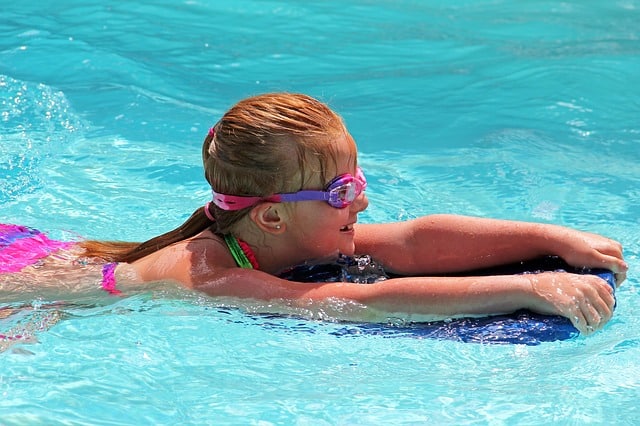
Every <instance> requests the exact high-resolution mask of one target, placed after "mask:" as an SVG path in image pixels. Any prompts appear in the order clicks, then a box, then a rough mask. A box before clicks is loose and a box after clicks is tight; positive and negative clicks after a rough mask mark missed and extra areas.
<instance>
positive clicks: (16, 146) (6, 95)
mask: <svg viewBox="0 0 640 426" xmlns="http://www.w3.org/2000/svg"><path fill="white" fill-rule="evenodd" d="M0 111H1V112H0V122H2V126H0V204H4V203H6V202H8V201H11V200H14V199H15V198H16V197H18V196H20V195H21V194H25V193H31V192H34V191H35V190H36V189H37V188H39V187H41V186H42V176H41V169H42V164H43V162H44V160H45V159H46V158H47V157H49V156H50V155H51V154H52V152H53V150H54V149H59V148H60V147H61V146H65V145H66V142H67V140H68V139H69V137H70V136H71V135H72V134H74V133H76V132H77V131H79V130H80V129H82V128H83V127H84V124H83V123H82V121H81V120H80V119H79V118H78V117H77V115H76V114H75V113H74V112H73V110H72V108H71V106H70V104H69V102H68V100H67V99H66V97H65V95H64V93H62V92H60V91H56V90H54V89H52V88H51V87H49V86H46V85H44V84H42V83H29V82H25V81H20V80H16V79H14V78H11V77H8V76H5V75H0Z"/></svg>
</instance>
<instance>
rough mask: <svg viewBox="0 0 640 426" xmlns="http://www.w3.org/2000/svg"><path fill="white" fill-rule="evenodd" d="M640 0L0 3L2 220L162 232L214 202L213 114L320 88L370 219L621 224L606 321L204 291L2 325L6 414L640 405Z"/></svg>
mask: <svg viewBox="0 0 640 426" xmlns="http://www.w3.org/2000/svg"><path fill="white" fill-rule="evenodd" d="M639 8H640V2H639V1H633V0H622V1H618V2H598V1H593V0H592V1H583V2H563V3H557V2H549V1H538V0H535V1H529V2H526V3H523V2H506V1H453V2H445V1H427V2H423V1H393V2H392V1H377V2H372V1H353V2H349V4H348V5H347V6H345V4H344V3H343V2H338V1H322V2H321V1H315V2H304V3H302V2H300V3H299V2H293V1H291V2H283V1H280V2H279V1H228V2H222V1H216V2H213V1H209V2H208V1H200V2H198V1H189V2H182V3H177V2H173V1H168V0H164V1H156V2H154V4H133V3H131V2H112V3H105V2H98V1H95V0H89V1H86V0H83V1H75V0H65V1H64V2H62V3H61V2H50V1H43V2H38V4H37V5H36V4H20V5H18V4H9V5H5V6H4V10H3V19H2V20H1V21H0V34H1V35H2V37H0V96H1V97H2V98H1V101H0V102H1V103H0V105H1V110H0V114H2V116H1V118H0V120H1V122H2V126H1V127H0V183H1V185H0V205H1V206H2V213H1V216H0V219H1V221H2V222H14V223H22V224H26V225H30V226H34V227H37V228H40V229H46V230H49V231H51V232H52V234H53V235H54V236H55V237H64V236H69V235H74V234H80V235H83V236H87V237H91V238H104V239H107V238H108V239H126V240H142V239H146V238H148V237H149V236H152V235H157V234H159V233H161V232H164V231H166V230H168V229H172V228H173V227H175V225H177V224H179V223H181V222H182V221H183V220H184V219H186V217H187V216H188V215H189V213H190V212H192V211H193V210H194V209H195V208H196V207H197V206H199V205H202V203H203V202H204V201H205V200H206V199H207V197H208V195H209V192H208V190H207V188H206V186H205V185H204V180H203V179H202V172H201V169H200V154H199V152H200V145H201V142H202V139H203V138H204V135H205V134H206V130H207V129H208V128H209V126H210V125H211V124H212V123H213V122H215V121H216V120H217V118H218V117H219V115H220V114H221V113H222V111H224V110H225V109H226V108H227V107H229V106H230V105H231V104H233V103H234V102H235V101H237V100H239V99H241V98H243V97H245V96H248V95H251V94H255V93H261V92H266V91H275V90H287V91H301V92H306V93H309V94H311V95H314V96H317V97H319V98H321V99H323V100H324V101H326V102H328V103H329V104H330V105H331V106H332V107H333V108H334V109H336V110H337V111H338V112H339V113H341V114H342V115H343V117H344V118H345V120H346V122H347V125H348V126H349V128H350V130H351V132H352V134H353V135H354V137H355V138H356V140H357V141H358V144H359V147H360V151H361V163H362V165H363V167H364V168H365V170H366V171H367V176H368V178H369V180H370V184H369V189H368V195H369V198H370V207H369V209H368V211H366V212H364V213H363V214H362V215H361V218H360V220H361V221H364V222H368V221H379V220H394V219H404V218H408V217H413V216H417V215H420V214H427V213H435V212H451V213H461V214H471V215H481V216H491V217H502V218H512V219H523V220H536V221H543V222H551V223H558V224H563V225H569V226H574V227H578V228H581V229H586V230H592V231H595V232H599V233H603V234H606V235H610V236H612V237H614V238H616V239H619V240H620V241H622V242H623V244H624V245H625V249H626V251H625V253H626V258H627V261H628V263H629V265H630V269H631V272H630V276H629V279H628V281H627V282H626V283H625V285H624V286H623V287H621V288H620V289H619V291H618V297H619V299H618V300H619V302H618V308H617V311H616V315H615V317H614V319H613V320H612V321H611V322H610V323H609V325H608V326H607V327H606V329H605V330H604V331H603V332H600V333H598V334H596V335H595V336H592V337H590V338H577V339H574V340H570V341H564V342H553V343H544V344H541V345H538V346H521V345H479V344H464V343H458V342H452V341H443V340H433V339H417V338H412V337H411V336H394V337H393V338H391V337H387V336H372V335H358V334H355V335H354V334H349V333H347V334H345V333H340V331H341V329H342V327H344V325H343V324H336V323H332V322H327V321H324V322H323V321H319V320H315V319H313V320H304V319H293V318H277V317H269V316H261V315H252V314H250V313H243V312H240V311H237V310H233V309H227V308H224V307H220V306H219V304H217V303H215V302H214V301H212V300H210V299H207V298H205V297H203V296H201V295H197V294H192V293H189V292H186V291H179V290H175V291H164V292H148V293H143V294H139V295H136V296H134V297H130V298H124V299H117V300H113V299H110V300H100V301H86V300H85V301H81V302H79V303H78V304H77V305H75V306H71V307H55V306H53V307H51V306H47V303H48V302H52V300H44V299H40V298H38V299H35V298H31V299H28V300H25V302H27V303H30V304H32V305H33V307H34V310H33V311H30V312H24V314H23V315H22V316H20V317H19V318H14V317H11V318H8V319H7V318H5V319H0V333H3V334H10V333H13V334H14V335H17V334H20V335H24V336H27V337H28V339H27V340H28V341H25V340H21V341H20V342H18V343H17V344H14V343H12V341H6V340H5V341H2V342H0V345H3V347H2V349H4V351H3V352H1V353H0V418H2V423H4V424H63V423H64V424H237V423H240V424H314V425H317V424H349V425H355V424H367V425H370V424H456V425H463V424H586V423H591V424H602V423H608V424H636V423H637V422H638V421H639V420H640V412H639V410H638V408H637V397H638V395H639V394H640V391H639V389H640V387H639V385H640V362H639V361H638V360H639V359H640V331H639V330H640V317H639V316H638V313H637V308H636V307H637V306H638V304H639V302H640V296H638V278H637V275H636V273H635V271H636V270H637V269H638V267H639V266H640V265H639V263H640V261H639V260H638V253H639V251H640V226H638V225H639V219H638V218H639V217H640V191H639V190H638V188H639V187H640V168H639V167H638V164H639V160H640V152H639V151H638V143H639V142H640V125H639V124H638V117H640V73H639V72H638V70H640V44H639V37H640V30H639V29H638V26H637V22H639V18H640V13H639V11H638V10H639Z"/></svg>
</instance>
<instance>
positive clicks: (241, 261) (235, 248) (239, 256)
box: [224, 234, 257, 269]
mask: <svg viewBox="0 0 640 426" xmlns="http://www.w3.org/2000/svg"><path fill="white" fill-rule="evenodd" d="M224 242H225V243H227V247H229V251H230V252H231V256H233V259H234V260H235V261H236V264H237V265H238V266H239V267H241V268H248V269H253V268H254V263H255V261H254V262H251V260H249V258H248V257H247V255H246V254H245V250H247V249H248V250H250V249H249V247H248V246H247V245H246V243H245V246H246V249H243V248H242V247H241V246H240V243H239V242H238V239H237V238H236V237H234V236H233V235H231V234H225V235H224ZM251 254H252V255H253V253H251ZM256 269H257V268H256Z"/></svg>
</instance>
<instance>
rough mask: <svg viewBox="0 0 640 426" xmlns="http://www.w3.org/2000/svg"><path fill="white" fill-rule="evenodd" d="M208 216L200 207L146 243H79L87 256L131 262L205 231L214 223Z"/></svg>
mask: <svg viewBox="0 0 640 426" xmlns="http://www.w3.org/2000/svg"><path fill="white" fill-rule="evenodd" d="M207 207H208V205H207ZM208 216H209V215H207V214H205V207H200V208H199V209H198V210H196V211H195V212H193V214H192V215H191V217H189V219H187V220H186V221H185V222H184V223H183V224H182V225H180V226H179V227H178V228H176V229H174V230H173V231H169V232H167V233H165V234H162V235H159V236H157V237H154V238H152V239H150V240H148V241H145V242H144V243H129V242H120V241H95V240H87V241H82V242H80V243H78V245H79V246H80V247H81V248H82V249H83V250H84V254H83V256H85V257H89V258H99V259H102V260H104V261H106V262H125V263H131V262H135V261H136V260H138V259H141V258H143V257H145V256H148V255H150V254H151V253H154V252H156V251H158V250H161V249H163V248H165V247H168V246H170V245H171V244H174V243H177V242H179V241H183V240H186V239H187V238H191V237H193V236H194V235H197V234H199V233H200V232H202V231H204V230H205V229H207V228H208V227H210V226H211V224H212V223H213V222H212V221H211V219H209V217H208Z"/></svg>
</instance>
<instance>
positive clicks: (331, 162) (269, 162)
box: [80, 93, 356, 262]
mask: <svg viewBox="0 0 640 426" xmlns="http://www.w3.org/2000/svg"><path fill="white" fill-rule="evenodd" d="M346 135H347V130H346V128H345V126H344V123H343V121H342V119H341V118H340V116H339V115H337V114H336V113H335V112H333V111H332V110H331V109H330V108H329V107H328V106H327V105H326V104H324V103H322V102H320V101H318V100H317V99H314V98H312V97H310V96H307V95H303V94H294V93H269V94H263V95H258V96H254V97H250V98H247V99H244V100H242V101H240V102H238V103H237V104H236V105H234V106H233V107H232V108H231V109H229V111H227V112H226V113H225V114H224V115H223V116H222V118H221V119H220V121H218V122H217V123H216V124H215V126H214V127H213V128H212V129H211V131H210V132H209V134H208V135H207V137H206V138H205V140H204V143H203V145H202V160H203V165H204V173H205V177H206V179H207V181H208V182H209V185H210V186H211V188H212V189H214V190H215V191H216V192H218V193H221V194H230V195H250V196H268V195H271V194H276V193H281V192H293V191H297V190H300V189H303V187H304V185H305V184H307V181H308V180H309V178H310V176H311V175H312V174H314V175H315V174H316V173H317V174H319V177H320V179H321V181H322V182H326V181H327V180H328V179H327V177H328V173H332V172H333V171H332V170H333V169H335V167H336V165H337V159H338V152H337V151H336V145H335V143H334V142H335V140H336V139H337V138H340V137H346ZM348 140H351V138H348ZM355 149H356V148H355V145H354V144H352V151H353V152H352V155H353V158H354V161H355V157H356V154H355ZM208 206H209V213H210V216H212V217H213V218H214V219H215V221H211V219H209V217H208V216H207V215H206V214H205V211H204V207H201V208H199V209H197V210H196V211H195V212H194V213H193V214H192V215H191V217H189V219H187V221H186V222H185V223H183V224H182V225H181V226H179V227H178V228H176V229H174V230H172V231H169V232H167V233H165V234H162V235H160V236H157V237H155V238H152V239H150V240H148V241H146V242H144V243H121V242H105V241H85V242H82V243H81V244H80V245H81V246H82V247H83V248H84V250H85V252H86V256H87V257H97V258H101V259H104V260H106V261H117V262H133V261H135V260H137V259H140V258H142V257H144V256H147V255H149V254H151V253H153V252H155V251H157V250H160V249H162V248H164V247H167V246H169V245H171V244H174V243H176V242H178V241H182V240H185V239H187V238H190V237H193V236H194V235H197V234H198V233H200V232H202V231H204V230H205V229H207V228H210V229H211V230H212V231H213V232H214V233H217V234H227V233H231V232H233V228H234V226H235V225H236V224H237V223H238V222H239V221H240V220H241V219H242V218H243V217H244V216H246V215H247V213H248V212H249V211H250V210H251V207H249V208H246V209H242V210H237V211H226V210H222V209H220V208H219V207H217V206H215V205H214V204H213V203H211V204H209V205H208Z"/></svg>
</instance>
